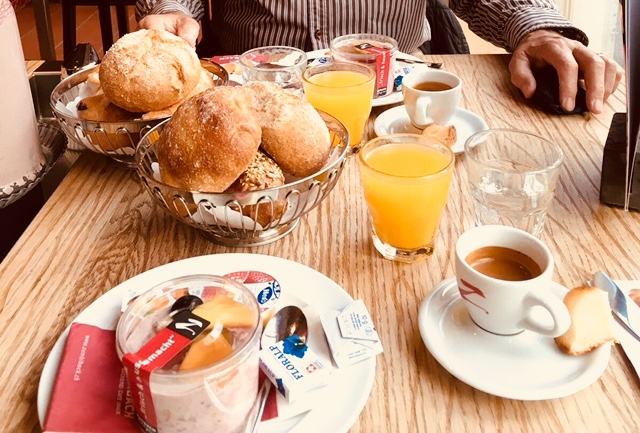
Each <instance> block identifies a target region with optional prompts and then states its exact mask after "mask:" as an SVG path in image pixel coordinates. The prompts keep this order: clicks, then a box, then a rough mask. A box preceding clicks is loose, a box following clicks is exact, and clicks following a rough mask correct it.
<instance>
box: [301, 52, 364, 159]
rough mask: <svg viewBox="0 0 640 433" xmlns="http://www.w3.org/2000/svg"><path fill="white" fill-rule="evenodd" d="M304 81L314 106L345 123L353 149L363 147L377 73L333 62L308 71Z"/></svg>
mask: <svg viewBox="0 0 640 433" xmlns="http://www.w3.org/2000/svg"><path fill="white" fill-rule="evenodd" d="M303 79H304V82H303V83H304V84H303V85H304V92H305V95H306V97H307V100H308V101H309V102H310V103H311V105H313V106H314V107H315V108H316V109H318V110H322V111H325V112H327V113H329V114H331V115H332V116H334V117H335V118H337V119H338V120H339V121H340V122H342V124H343V125H344V126H345V128H347V131H348V132H349V142H350V143H351V146H355V145H358V144H360V142H361V141H362V136H363V133H364V127H365V125H366V124H367V119H368V118H369V113H370V112H371V100H372V99H373V89H374V86H375V72H373V70H371V69H369V68H367V67H365V66H362V65H356V64H349V63H344V64H341V63H331V64H326V65H321V66H318V67H316V68H310V69H308V70H307V71H306V72H305V74H304V76H303Z"/></svg>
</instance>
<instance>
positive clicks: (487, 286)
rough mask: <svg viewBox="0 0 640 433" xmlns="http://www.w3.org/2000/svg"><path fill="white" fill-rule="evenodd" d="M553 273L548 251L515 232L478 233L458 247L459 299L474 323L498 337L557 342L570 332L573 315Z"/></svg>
mask: <svg viewBox="0 0 640 433" xmlns="http://www.w3.org/2000/svg"><path fill="white" fill-rule="evenodd" d="M553 267H554V262H553V256H552V255H551V252H550V251H549V248H548V247H547V246H546V245H545V244H544V243H542V241H540V239H538V238H537V237H535V236H533V235H532V234H530V233H527V232H525V231H524V230H520V229H517V228H514V227H508V226H502V225H485V226H478V227H474V228H472V229H470V230H467V231H466V232H464V233H463V234H462V235H461V236H460V237H459V238H458V241H457V243H456V278H457V283H458V289H459V291H460V295H461V296H462V299H463V300H464V304H465V306H466V308H467V310H468V312H469V316H470V317H471V319H472V320H473V321H474V322H475V323H476V324H477V325H478V326H479V327H481V328H482V329H484V330H486V331H489V332H492V333H494V334H499V335H514V334H518V333H520V332H522V331H524V330H529V331H533V332H536V333H538V334H542V335H545V336H548V337H557V336H559V335H562V334H564V333H565V332H566V331H567V330H568V329H569V326H570V325H571V317H570V316H569V311H568V310H567V307H566V306H565V305H564V303H563V302H562V299H561V298H560V297H558V295H557V294H555V293H554V292H553V289H552V287H553V285H554V283H553V282H552V281H551V277H552V274H553Z"/></svg>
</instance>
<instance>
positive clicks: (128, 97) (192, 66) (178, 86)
mask: <svg viewBox="0 0 640 433" xmlns="http://www.w3.org/2000/svg"><path fill="white" fill-rule="evenodd" d="M201 69H202V68H201V66H200V60H199V59H198V56H197V55H196V52H195V49H194V48H192V47H191V46H190V45H189V44H188V43H187V42H185V41H184V40H183V39H182V38H180V37H178V36H175V35H173V34H171V33H169V32H167V31H165V30H145V29H142V30H138V31H136V32H132V33H127V34H125V35H124V36H123V37H121V38H120V39H118V40H117V41H116V42H115V43H114V44H113V45H112V46H111V48H110V49H109V50H108V51H107V52H106V53H105V55H104V58H103V59H102V63H101V66H100V84H101V85H102V88H103V90H104V93H105V95H106V96H107V98H108V99H109V100H110V101H111V102H113V103H114V104H116V105H117V106H119V107H121V108H124V109H125V110H128V111H132V112H136V113H145V112H147V111H155V110H162V109H164V108H167V107H168V106H170V105H173V104H175V103H177V102H179V101H182V100H184V99H185V98H186V97H187V95H189V93H190V92H191V91H192V90H193V89H194V87H196V85H197V84H198V81H199V80H200V70H201Z"/></svg>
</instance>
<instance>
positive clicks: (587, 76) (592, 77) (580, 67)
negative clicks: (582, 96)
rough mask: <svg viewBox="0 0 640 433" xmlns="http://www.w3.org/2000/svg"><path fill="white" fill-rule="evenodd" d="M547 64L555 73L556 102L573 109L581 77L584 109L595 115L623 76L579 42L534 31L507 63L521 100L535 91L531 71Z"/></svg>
mask: <svg viewBox="0 0 640 433" xmlns="http://www.w3.org/2000/svg"><path fill="white" fill-rule="evenodd" d="M547 64H549V65H551V66H553V67H554V68H555V69H556V70H557V71H558V79H559V81H560V103H561V104H562V107H563V108H564V109H565V110H567V111H572V110H573V109H574V107H575V98H576V93H577V91H578V79H579V78H584V83H585V89H586V95H587V107H588V108H589V111H591V112H593V113H596V114H597V113H601V112H602V108H603V103H604V102H605V101H606V100H607V98H608V97H609V95H611V94H612V93H613V92H614V91H615V90H616V88H617V87H618V84H619V83H620V80H621V79H622V75H623V70H622V68H621V67H620V66H619V65H618V64H617V63H616V62H615V61H613V60H612V59H610V58H609V57H607V56H605V55H603V54H596V53H594V52H593V51H591V50H590V49H589V48H587V47H585V46H584V45H583V44H582V43H580V42H578V41H574V40H571V39H568V38H565V37H564V36H562V35H561V34H559V33H557V32H554V31H552V30H536V31H533V32H531V33H529V34H528V35H527V36H525V37H524V38H523V39H522V41H521V42H520V44H519V45H518V46H517V47H516V49H515V51H514V52H513V57H512V58H511V62H510V63H509V71H511V82H512V83H513V84H514V85H515V86H516V87H518V88H519V89H520V90H521V91H522V93H523V94H524V96H525V98H530V97H531V96H532V95H533V93H534V92H535V90H536V81H535V79H534V78H533V73H532V69H537V68H541V67H543V66H545V65H547Z"/></svg>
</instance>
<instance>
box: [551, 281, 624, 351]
mask: <svg viewBox="0 0 640 433" xmlns="http://www.w3.org/2000/svg"><path fill="white" fill-rule="evenodd" d="M564 304H565V305H566V306H567V309H568V310H569V314H570V316H571V326H570V327H569V330H568V331H567V332H566V333H564V334H563V335H561V336H559V337H557V338H556V339H555V340H556V344H557V345H558V347H559V348H560V349H561V350H563V351H564V352H566V353H568V354H570V355H581V354H583V353H586V352H590V351H591V350H594V349H597V348H598V347H600V346H602V345H604V344H606V343H611V342H613V343H615V342H616V337H615V334H614V331H613V322H612V321H613V318H612V317H611V309H610V307H609V298H608V296H607V293H606V292H605V291H604V290H600V289H599V288H597V287H593V286H580V287H576V288H574V289H571V290H569V292H568V293H567V295H566V296H565V297H564Z"/></svg>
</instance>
